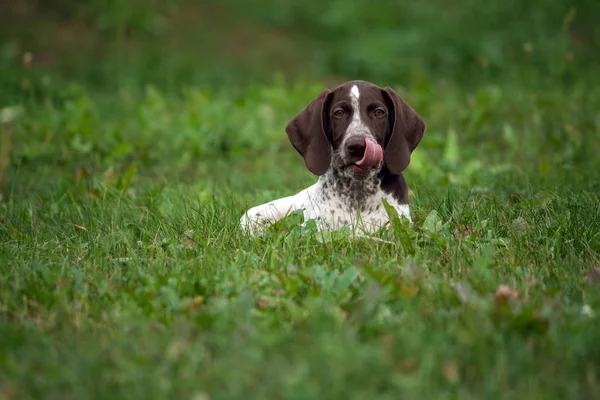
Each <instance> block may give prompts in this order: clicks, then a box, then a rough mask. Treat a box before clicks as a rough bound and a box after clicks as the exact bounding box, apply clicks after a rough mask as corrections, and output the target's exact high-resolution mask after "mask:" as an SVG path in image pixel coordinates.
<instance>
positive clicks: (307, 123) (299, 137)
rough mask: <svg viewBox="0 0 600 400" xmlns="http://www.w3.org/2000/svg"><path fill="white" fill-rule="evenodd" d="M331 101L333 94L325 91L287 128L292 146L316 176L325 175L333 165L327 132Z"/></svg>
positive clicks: (293, 119)
mask: <svg viewBox="0 0 600 400" xmlns="http://www.w3.org/2000/svg"><path fill="white" fill-rule="evenodd" d="M330 99H331V92H330V91H329V90H323V91H322V92H321V93H319V95H318V96H317V97H316V98H315V99H314V100H312V101H311V102H310V103H308V104H307V105H306V107H304V110H302V111H301V112H300V113H299V114H298V115H296V116H295V117H294V118H292V120H291V121H290V122H289V123H288V124H287V126H286V127H285V132H286V133H287V135H288V138H289V139H290V142H292V146H294V148H295V149H296V151H298V153H300V155H301V156H302V157H303V158H304V162H305V164H306V167H307V168H308V170H309V171H310V172H312V173H313V174H315V175H323V174H324V173H325V172H327V170H328V169H329V164H330V163H331V144H330V143H329V140H327V136H326V132H325V130H326V129H327V115H326V114H327V108H328V107H329V100H330Z"/></svg>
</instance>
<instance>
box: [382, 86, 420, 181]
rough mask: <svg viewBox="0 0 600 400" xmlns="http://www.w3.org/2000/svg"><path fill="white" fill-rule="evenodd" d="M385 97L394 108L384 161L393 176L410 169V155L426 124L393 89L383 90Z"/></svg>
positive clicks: (391, 113) (391, 112) (391, 114)
mask: <svg viewBox="0 0 600 400" xmlns="http://www.w3.org/2000/svg"><path fill="white" fill-rule="evenodd" d="M383 94H384V97H385V96H387V97H388V102H389V103H390V105H391V106H392V107H393V110H390V119H391V121H390V136H389V138H388V139H387V141H386V143H385V148H384V152H383V159H384V161H385V164H386V166H387V168H388V169H389V170H390V172H391V173H393V174H399V173H401V172H402V171H404V170H405V169H406V167H408V164H409V163H410V154H411V153H412V151H413V150H414V149H415V148H416V147H417V146H418V145H419V142H420V141H421V139H423V134H424V133H425V122H424V121H423V119H422V118H421V117H420V116H419V114H417V113H416V112H415V111H414V110H413V109H412V108H411V107H410V106H409V105H408V103H407V102H406V101H404V99H402V98H401V97H400V96H399V95H398V93H396V92H395V91H394V89H392V88H391V87H389V86H387V87H385V88H384V89H383Z"/></svg>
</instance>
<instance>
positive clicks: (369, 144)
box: [344, 138, 383, 174]
mask: <svg viewBox="0 0 600 400" xmlns="http://www.w3.org/2000/svg"><path fill="white" fill-rule="evenodd" d="M382 161H383V150H382V148H381V146H380V145H379V144H378V143H377V142H375V141H373V140H372V139H371V138H365V152H364V154H363V156H362V158H361V159H360V160H355V161H352V162H349V163H345V165H344V167H346V168H350V167H351V168H352V171H353V172H355V173H358V174H365V173H369V172H371V171H374V170H377V169H379V167H380V166H381V162H382Z"/></svg>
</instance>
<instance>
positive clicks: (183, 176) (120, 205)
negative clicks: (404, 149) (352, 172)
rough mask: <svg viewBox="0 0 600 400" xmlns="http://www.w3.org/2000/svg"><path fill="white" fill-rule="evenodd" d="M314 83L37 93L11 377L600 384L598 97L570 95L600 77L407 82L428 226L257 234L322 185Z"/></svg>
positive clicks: (24, 164)
mask: <svg viewBox="0 0 600 400" xmlns="http://www.w3.org/2000/svg"><path fill="white" fill-rule="evenodd" d="M319 88H320V86H319V85H317V84H314V85H304V84H298V85H295V86H291V87H285V86H281V85H272V86H257V87H254V88H252V89H249V90H248V91H246V92H243V93H240V94H239V95H238V96H237V97H232V96H230V95H229V93H228V92H227V90H224V91H223V92H222V93H214V92H209V91H207V90H202V89H196V88H190V89H189V91H187V92H186V94H185V95H182V96H173V97H168V95H167V94H165V93H161V92H160V91H158V90H148V91H147V93H146V95H144V96H142V97H139V98H129V97H128V96H127V94H126V93H124V94H122V97H120V101H119V104H118V106H115V104H114V103H113V104H110V103H107V102H106V100H107V99H106V98H102V97H101V96H98V97H96V96H94V93H90V92H87V91H86V90H85V89H82V88H79V89H74V88H69V89H68V90H65V91H64V92H62V93H55V98H54V99H47V101H46V102H44V103H43V104H41V105H38V106H36V107H30V108H28V109H27V110H26V111H25V115H24V116H23V117H22V118H21V120H20V121H19V122H18V123H16V124H15V126H14V127H13V129H14V137H15V143H14V149H13V154H12V157H13V161H12V164H11V165H12V166H13V167H12V169H11V170H10V171H9V172H10V176H9V182H10V186H9V188H8V190H7V196H6V198H5V200H4V201H3V202H2V203H1V204H0V212H1V215H2V225H1V230H0V235H1V239H0V243H1V245H0V260H1V265H2V269H3V271H2V276H1V278H0V293H1V295H0V296H1V297H0V303H1V318H2V324H1V325H0V330H1V331H0V337H1V338H2V340H1V342H0V343H1V345H0V346H1V347H0V354H2V358H0V366H1V368H2V370H3V375H2V378H1V379H2V381H1V386H0V388H1V393H2V394H3V395H4V396H5V397H6V398H13V397H15V396H16V397H18V398H27V397H31V398H39V397H44V398H54V397H61V398H65V397H67V398H104V397H115V398H128V399H130V398H148V397H153V398H154V397H156V398H162V397H190V396H192V397H193V396H198V398H203V397H202V396H208V397H209V398H278V397H279V398H282V397H283V398H332V397H335V398H339V397H343V398H357V399H358V398H360V399H363V398H369V397H378V398H398V397H399V396H402V397H408V398H430V397H435V398H455V397H460V398H481V397H485V398H496V397H512V396H518V397H534V398H544V399H549V398H566V397H569V398H593V397H594V396H595V395H597V394H598V393H600V392H599V391H600V380H599V378H598V377H599V375H598V374H599V373H600V369H599V368H600V364H599V362H600V353H599V352H598V346H597V343H598V338H599V337H600V324H599V323H598V319H597V318H598V316H597V315H596V316H595V317H591V316H590V312H589V311H586V309H587V310H589V309H591V310H592V313H596V314H597V313H598V312H600V293H599V291H598V283H589V282H588V281H587V280H586V274H587V273H588V271H590V270H592V269H593V268H594V267H596V268H597V266H598V263H599V261H600V260H599V257H598V252H599V251H600V207H599V206H600V203H599V201H598V196H597V193H598V191H597V189H598V185H597V178H598V173H597V171H598V161H597V159H595V158H593V157H588V156H587V155H588V154H594V152H595V151H596V150H597V149H598V144H597V142H596V141H595V140H592V137H591V136H592V135H583V134H582V133H581V132H582V130H583V129H585V127H586V126H589V123H590V121H586V119H585V116H586V115H589V114H585V110H581V109H579V112H580V114H570V113H566V112H565V113H561V114H558V113H555V110H556V109H562V108H563V107H569V105H570V104H573V103H574V102H573V100H574V99H577V98H579V96H583V97H584V98H585V99H587V101H588V102H589V103H588V104H589V106H590V107H592V106H593V104H596V105H597V104H600V103H599V102H598V100H597V98H596V97H594V96H596V95H597V93H595V92H590V91H584V90H583V89H582V90H581V91H576V90H574V91H572V92H565V91H556V92H554V91H548V92H547V93H538V94H537V95H538V96H539V97H540V98H544V99H545V101H543V102H542V101H538V102H537V103H536V102H535V101H531V97H530V96H531V95H532V94H531V93H525V92H519V91H518V90H507V89H504V88H495V87H481V88H480V90H479V91H478V93H477V94H476V95H474V96H465V95H463V94H461V93H460V91H458V90H457V89H453V88H450V89H448V88H445V89H444V93H445V94H444V95H442V94H441V93H440V92H438V90H439V89H437V88H429V89H428V90H427V91H420V90H419V89H418V88H412V90H411V91H410V92H407V93H405V94H406V96H407V98H409V101H411V103H413V104H415V107H416V109H417V110H419V112H421V114H422V115H423V116H424V118H425V119H426V120H427V121H428V122H429V130H428V132H427V135H426V137H425V139H424V141H423V144H422V146H421V147H419V149H418V150H417V151H416V152H415V157H414V162H413V164H412V165H411V167H410V168H409V170H408V172H407V179H408V181H409V183H410V185H411V188H412V190H413V191H414V194H415V196H414V197H413V198H411V206H412V208H413V213H414V215H415V226H414V228H408V227H406V226H403V225H401V224H396V225H395V226H393V227H392V229H390V230H389V231H388V232H383V233H382V234H383V235H384V236H385V237H386V238H387V239H388V240H389V241H390V242H391V243H380V242H375V241H368V240H361V241H358V242H357V241H355V240H353V239H351V238H349V237H347V236H345V235H344V234H335V235H323V234H319V233H317V232H314V231H312V230H311V229H310V227H309V228H307V229H300V228H299V227H298V225H297V222H298V217H297V216H291V217H290V218H289V219H287V220H286V221H284V222H283V223H281V224H279V225H278V226H276V227H275V228H274V229H272V230H271V231H270V232H269V233H268V235H267V236H266V237H264V238H262V239H254V240H253V239H250V238H247V237H244V236H243V235H241V234H240V232H239V231H238V227H237V221H238V219H239V216H240V215H241V213H242V212H243V210H244V208H245V207H246V206H247V205H252V204H258V203H260V202H263V201H266V200H268V199H272V198H275V197H278V196H283V195H287V194H292V193H294V192H295V191H297V190H301V189H302V188H303V187H305V186H306V185H307V184H309V183H310V182H312V181H313V179H314V178H313V177H312V176H310V174H309V173H308V172H307V171H306V170H305V169H304V167H303V163H302V160H301V159H300V158H299V156H297V155H296V154H295V153H294V151H293V149H292V148H291V146H290V145H289V144H288V143H287V141H286V138H285V135H284V134H283V126H284V124H285V122H286V120H287V119H288V118H289V117H290V116H291V115H293V114H294V112H295V111H296V110H297V109H299V108H301V107H302V106H303V104H304V103H305V102H306V101H307V100H308V99H310V98H311V97H312V96H313V95H314V94H315V93H316V92H317V91H318V90H319ZM471 97H473V98H471ZM592 101H593V103H592ZM536 114H537V115H538V117H537V118H536V117H535V115H536ZM478 115H480V116H482V117H480V118H479V119H477V118H475V117H474V116H478ZM532 116H533V117H532ZM446 121H453V123H452V125H453V126H454V128H450V129H454V130H455V132H460V133H455V134H452V133H451V132H452V130H450V133H448V129H449V128H448V124H447V123H446ZM567 121H568V123H569V124H571V126H570V127H567V128H565V124H566V123H567ZM596 129H597V128H596ZM538 131H544V132H547V134H546V135H544V137H540V135H538V134H537V133H536V132H538ZM507 132H511V133H507ZM596 134H597V130H596ZM465 230H469V231H470V232H471V233H470V234H469V235H468V236H466V237H464V236H463V235H461V234H460V233H459V232H464V231H465ZM500 285H507V286H509V287H510V288H512V289H513V290H515V291H516V292H517V293H518V299H512V300H510V299H509V300H507V301H504V300H502V298H495V297H494V295H495V292H496V290H497V289H498V287H499V286H500Z"/></svg>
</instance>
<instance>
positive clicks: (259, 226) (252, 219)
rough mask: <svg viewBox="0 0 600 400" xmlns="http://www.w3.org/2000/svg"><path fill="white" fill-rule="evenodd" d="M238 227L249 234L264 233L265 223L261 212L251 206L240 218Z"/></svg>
mask: <svg viewBox="0 0 600 400" xmlns="http://www.w3.org/2000/svg"><path fill="white" fill-rule="evenodd" d="M240 228H241V229H242V232H244V233H246V234H248V235H250V236H258V235H261V234H262V233H264V231H265V228H266V224H265V222H264V221H263V218H262V215H261V213H260V212H259V211H258V210H257V209H256V208H251V209H250V210H248V211H246V212H245V213H244V215H242V218H240Z"/></svg>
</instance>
